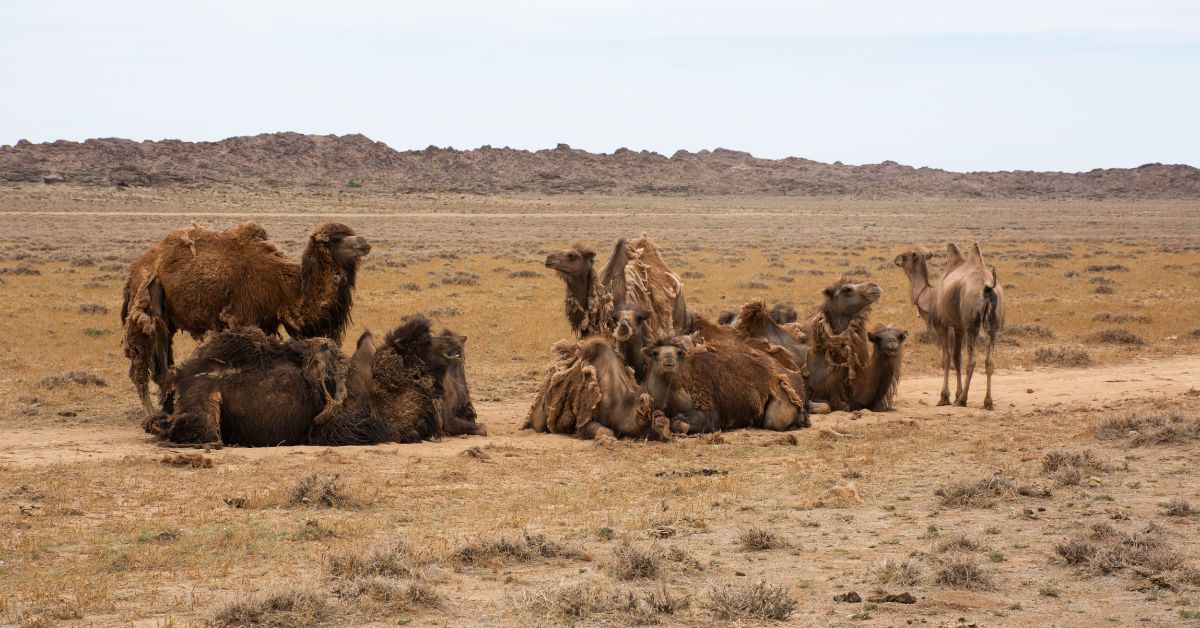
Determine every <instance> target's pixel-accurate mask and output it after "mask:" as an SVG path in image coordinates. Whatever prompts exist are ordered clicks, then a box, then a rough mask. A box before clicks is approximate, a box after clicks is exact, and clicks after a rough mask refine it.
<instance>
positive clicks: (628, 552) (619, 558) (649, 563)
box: [609, 541, 662, 580]
mask: <svg viewBox="0 0 1200 628" xmlns="http://www.w3.org/2000/svg"><path fill="white" fill-rule="evenodd" d="M612 554H613V562H612V565H611V566H610V567H609V573H611V574H612V577H614V578H616V579H617V580H636V579H638V578H656V577H658V574H659V573H660V572H661V571H662V557H661V554H660V552H658V551H656V548H651V549H642V548H640V547H637V546H635V545H633V544H631V543H629V542H628V541H626V542H624V543H622V544H621V545H618V546H617V548H616V549H614V550H613V553H612Z"/></svg>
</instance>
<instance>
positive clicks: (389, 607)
mask: <svg viewBox="0 0 1200 628" xmlns="http://www.w3.org/2000/svg"><path fill="white" fill-rule="evenodd" d="M334 594H335V595H337V596H338V597H339V598H342V599H348V600H356V601H358V602H359V603H363V602H366V603H367V605H368V606H369V607H371V608H370V610H372V611H377V612H380V611H381V612H384V613H388V614H394V613H403V612H409V611H412V610H415V609H418V608H441V607H442V605H443V602H442V596H441V595H440V594H439V593H438V591H437V589H436V588H435V587H434V586H433V585H432V584H430V583H428V582H426V581H424V580H421V579H415V580H396V579H393V578H385V577H383V576H369V577H366V578H359V579H354V580H347V581H342V582H339V583H338V584H337V586H335V587H334Z"/></svg>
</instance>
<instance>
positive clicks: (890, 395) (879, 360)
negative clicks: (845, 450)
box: [853, 325, 908, 412]
mask: <svg viewBox="0 0 1200 628" xmlns="http://www.w3.org/2000/svg"><path fill="white" fill-rule="evenodd" d="M867 339H868V340H870V341H871V360H870V362H869V363H868V364H867V368H866V371H865V372H864V373H863V375H862V377H860V378H859V382H858V385H857V386H855V390H854V404H853V409H855V410H858V409H862V408H866V409H868V410H871V411H872V412H886V411H888V410H893V409H895V407H896V390H897V388H898V387H899V384H900V367H901V364H902V363H903V361H904V341H906V340H908V331H906V330H904V329H900V328H899V327H893V326H891V325H877V326H876V327H875V329H872V330H871V332H870V333H869V334H867Z"/></svg>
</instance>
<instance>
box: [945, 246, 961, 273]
mask: <svg viewBox="0 0 1200 628" xmlns="http://www.w3.org/2000/svg"><path fill="white" fill-rule="evenodd" d="M946 257H947V259H946V267H947V268H951V267H954V266H958V265H959V264H961V263H962V261H963V254H962V251H959V250H958V246H956V245H955V244H954V243H953V242H947V243H946Z"/></svg>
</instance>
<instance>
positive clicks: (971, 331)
mask: <svg viewBox="0 0 1200 628" xmlns="http://www.w3.org/2000/svg"><path fill="white" fill-rule="evenodd" d="M946 248H947V251H948V253H949V255H950V260H951V262H950V263H948V264H947V267H946V271H945V272H944V273H943V274H942V281H941V286H940V290H939V291H938V294H937V313H938V317H939V318H940V320H941V321H942V324H943V325H944V326H945V328H946V329H947V330H949V331H950V332H951V333H950V334H947V336H953V339H952V340H953V347H951V339H950V338H946V339H943V340H942V343H941V344H942V394H941V399H940V400H939V401H938V405H946V403H948V402H949V398H950V368H949V362H950V360H948V359H947V356H948V355H949V356H952V357H953V360H954V365H955V371H956V372H957V373H958V380H959V386H958V392H957V394H956V395H955V398H954V405H956V406H966V405H967V395H968V393H969V392H970V390H971V378H972V376H973V375H974V374H975V343H976V342H977V341H978V339H979V334H980V332H981V331H982V332H983V333H985V334H987V341H986V342H987V345H986V347H985V348H986V350H987V356H986V358H985V362H984V365H985V368H986V372H987V394H986V395H985V396H984V398H983V407H984V409H987V410H991V409H993V408H994V405H993V404H992V372H993V371H994V370H995V368H994V366H995V365H994V363H993V361H992V350H993V349H994V348H995V346H996V335H997V334H999V333H1000V329H1001V328H1002V327H1004V290H1003V288H1002V287H1001V286H1000V280H999V278H998V276H997V273H996V267H995V266H991V267H988V266H987V265H986V264H984V261H983V252H982V251H981V250H980V249H979V243H978V242H976V243H975V245H974V246H973V247H972V250H971V252H970V253H969V254H967V255H966V256H963V255H962V254H961V253H959V251H958V247H956V246H954V244H949V245H947V247H946ZM964 339H965V340H966V344H967V379H966V382H963V381H962V373H961V369H960V368H959V365H960V364H961V363H962V346H963V340H964Z"/></svg>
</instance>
